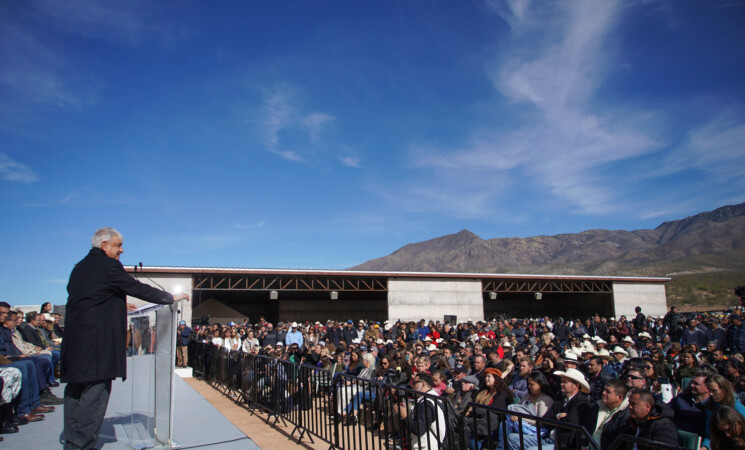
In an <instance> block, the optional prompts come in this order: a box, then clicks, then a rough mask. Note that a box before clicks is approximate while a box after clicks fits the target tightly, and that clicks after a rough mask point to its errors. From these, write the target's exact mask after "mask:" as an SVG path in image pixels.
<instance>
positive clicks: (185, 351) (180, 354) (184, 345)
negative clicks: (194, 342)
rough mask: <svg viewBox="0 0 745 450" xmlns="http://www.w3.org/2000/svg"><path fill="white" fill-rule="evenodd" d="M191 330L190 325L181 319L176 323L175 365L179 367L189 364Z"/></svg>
mask: <svg viewBox="0 0 745 450" xmlns="http://www.w3.org/2000/svg"><path fill="white" fill-rule="evenodd" d="M192 333H193V331H192V329H191V327H187V326H186V322H185V321H183V320H182V321H181V322H179V324H178V336H177V337H176V347H177V350H178V351H177V352H176V365H177V366H179V367H186V366H188V365H189V340H191V335H192Z"/></svg>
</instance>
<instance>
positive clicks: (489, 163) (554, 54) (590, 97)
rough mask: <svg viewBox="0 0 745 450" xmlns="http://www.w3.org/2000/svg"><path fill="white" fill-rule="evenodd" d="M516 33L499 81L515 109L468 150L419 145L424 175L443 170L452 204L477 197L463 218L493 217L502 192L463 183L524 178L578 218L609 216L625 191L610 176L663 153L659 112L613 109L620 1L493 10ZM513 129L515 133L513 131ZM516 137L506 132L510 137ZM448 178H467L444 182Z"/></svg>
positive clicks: (416, 157) (415, 156) (473, 139)
mask: <svg viewBox="0 0 745 450" xmlns="http://www.w3.org/2000/svg"><path fill="white" fill-rule="evenodd" d="M491 4H492V5H493V6H494V7H495V9H496V10H497V12H498V13H499V14H500V16H501V17H502V18H504V19H505V21H507V22H508V24H509V25H510V27H511V36H510V38H509V40H508V42H506V43H504V47H503V51H502V53H501V54H500V55H499V58H498V61H499V64H498V66H497V67H496V68H495V69H493V70H492V71H491V72H490V74H489V75H490V77H491V79H492V81H493V83H494V88H495V89H496V90H497V91H498V92H500V93H501V94H502V95H503V97H504V100H506V101H505V102H503V103H502V104H500V105H499V106H500V108H501V109H500V110H501V111H503V112H502V115H501V116H496V117H494V118H493V121H492V122H493V124H492V127H491V128H490V127H481V128H478V129H473V130H471V131H470V132H469V136H468V137H467V138H466V139H465V140H464V141H465V143H464V144H463V145H461V146H457V147H450V148H447V147H442V146H439V145H431V144H427V143H424V144H422V143H417V144H413V145H412V149H411V157H412V160H413V162H414V164H415V165H416V166H417V167H423V168H431V169H434V172H433V174H434V175H435V177H438V181H440V184H439V187H440V188H441V190H442V192H443V193H447V194H446V195H443V197H442V200H443V202H445V203H446V204H447V203H457V202H453V201H452V200H451V199H450V193H452V196H453V197H454V198H456V199H457V198H461V199H465V198H466V197H467V196H468V195H471V196H473V198H474V204H473V205H471V206H470V207H469V206H468V204H467V202H466V203H465V204H464V205H462V207H461V208H457V205H454V207H456V209H455V210H454V212H458V213H461V212H462V211H463V209H464V208H465V210H466V211H467V212H468V211H470V212H472V213H473V214H478V211H479V210H480V211H481V215H482V216H484V217H486V216H489V215H492V214H493V213H494V206H495V205H496V200H497V199H499V198H500V197H501V196H503V192H501V191H489V190H488V189H484V190H483V192H480V193H479V192H475V191H474V192H469V190H466V189H464V188H463V187H462V186H463V181H464V180H470V179H473V178H475V177H484V176H485V175H491V176H499V177H501V176H505V175H507V174H510V175H514V176H515V178H516V179H522V180H530V183H532V184H535V185H537V186H542V188H541V190H543V191H545V190H547V191H548V192H550V193H552V194H553V196H554V197H555V198H559V199H561V200H562V201H564V202H568V203H569V204H570V205H574V206H575V207H576V209H577V211H578V212H581V213H585V214H606V213H608V212H611V211H612V210H613V209H614V208H616V207H617V202H618V199H619V192H618V191H617V189H615V188H616V187H615V186H612V185H609V184H608V180H607V179H606V178H604V177H603V176H602V175H601V174H602V173H603V172H604V171H606V170H608V168H609V167H611V166H612V165H613V164H614V163H617V162H620V161H624V160H627V159H629V158H634V157H638V156H642V155H646V154H649V153H652V152H655V151H658V150H659V149H660V147H661V145H662V142H661V140H660V138H659V137H658V133H659V132H658V131H656V129H655V126H656V125H658V124H659V123H660V122H661V121H662V119H661V118H660V117H659V115H658V114H657V113H653V112H649V111H641V110H638V109H636V108H631V107H621V106H617V105H607V104H603V103H602V101H601V100H600V99H599V95H598V89H599V86H601V85H602V83H603V82H604V81H605V79H606V75H607V73H608V72H609V70H610V68H611V66H612V62H613V57H614V55H613V46H612V45H610V43H609V41H610V40H612V39H610V38H611V37H612V34H613V32H614V29H615V26H616V24H617V22H618V19H619V14H620V11H619V2H613V1H603V2H597V1H592V0H590V1H587V0H586V1H572V2H552V3H548V4H543V5H538V6H536V5H533V4H531V3H530V2H525V1H512V2H508V3H505V2H499V3H497V2H492V3H491ZM505 122H507V123H509V124H514V126H511V127H508V126H505V125H504V124H505ZM505 130H506V131H505ZM443 169H446V170H450V171H457V172H459V173H460V175H461V176H460V178H458V179H450V180H448V179H444V178H443V177H442V176H441V175H440V174H441V173H442V171H443Z"/></svg>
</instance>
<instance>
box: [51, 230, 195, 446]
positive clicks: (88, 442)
mask: <svg viewBox="0 0 745 450" xmlns="http://www.w3.org/2000/svg"><path fill="white" fill-rule="evenodd" d="M122 241H123V237H122V234H121V233H119V232H118V231H116V230H115V229H113V228H108V227H107V228H100V229H98V230H96V232H95V233H94V235H93V239H91V243H92V247H93V248H92V249H91V251H90V252H89V253H88V255H87V256H86V257H85V258H83V259H82V260H81V261H80V262H78V264H77V265H76V266H75V268H74V269H73V270H72V273H71V274H70V281H69V283H68V284H67V292H68V295H69V296H68V299H67V309H66V318H65V325H66V327H65V339H63V341H62V355H61V364H60V368H61V369H60V370H61V373H62V382H64V383H67V386H66V387H65V403H64V411H65V424H64V438H65V449H90V448H94V447H95V446H96V441H97V440H98V435H99V433H100V431H101V425H102V424H103V418H104V416H105V414H106V407H107V406H108V403H109V394H110V393H111V381H112V380H113V379H114V378H119V377H121V378H122V379H124V378H126V374H127V366H126V365H127V362H126V331H127V330H126V327H127V325H126V323H127V310H128V309H134V305H129V304H127V302H126V296H127V295H130V296H132V297H137V298H140V299H143V300H146V301H148V302H151V303H157V304H171V303H173V302H174V301H178V300H182V299H186V300H188V299H189V295H188V294H186V293H182V294H177V295H171V294H169V293H168V292H165V291H162V290H160V289H156V288H154V287H151V286H148V285H147V284H143V283H140V282H139V281H137V280H135V279H134V278H132V277H131V276H130V275H129V274H127V273H126V272H125V271H124V267H123V266H122V264H121V263H120V262H119V255H121V254H122V253H123V252H124V250H123V249H122Z"/></svg>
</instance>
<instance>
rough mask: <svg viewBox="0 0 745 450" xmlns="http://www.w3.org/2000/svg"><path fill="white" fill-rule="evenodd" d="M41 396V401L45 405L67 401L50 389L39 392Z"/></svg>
mask: <svg viewBox="0 0 745 450" xmlns="http://www.w3.org/2000/svg"><path fill="white" fill-rule="evenodd" d="M39 398H40V400H41V403H43V404H45V405H61V404H63V403H65V401H64V400H63V399H61V398H59V397H57V396H56V395H54V394H52V392H51V391H49V390H44V391H42V392H41V394H39Z"/></svg>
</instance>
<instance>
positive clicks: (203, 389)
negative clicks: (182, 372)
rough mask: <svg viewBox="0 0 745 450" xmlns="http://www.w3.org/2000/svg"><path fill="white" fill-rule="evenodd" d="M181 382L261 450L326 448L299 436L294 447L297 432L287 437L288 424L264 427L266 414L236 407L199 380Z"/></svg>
mask: <svg viewBox="0 0 745 450" xmlns="http://www.w3.org/2000/svg"><path fill="white" fill-rule="evenodd" d="M185 381H186V382H187V383H189V385H190V386H191V387H193V388H194V389H195V390H196V391H197V392H199V394H200V395H202V397H204V398H205V399H207V401H208V402H210V403H211V404H212V406H214V407H215V408H217V410H218V411H220V412H221V413H222V414H223V415H224V416H225V417H226V418H227V419H228V420H230V421H231V422H232V423H233V425H235V426H236V427H238V429H240V430H241V431H242V432H243V433H244V434H245V435H246V436H248V437H249V438H251V440H253V441H254V442H255V443H256V445H258V446H259V447H261V448H262V449H263V450H273V449H285V448H295V447H297V448H305V449H319V450H320V449H323V450H326V449H328V448H329V445H328V444H326V443H324V442H322V441H320V440H318V439H316V438H314V440H315V444H313V443H311V441H310V439H309V438H308V437H303V440H302V442H300V443H299V444H298V443H297V435H298V433H297V432H296V433H295V436H293V437H292V438H290V433H292V429H293V428H294V427H293V426H292V425H290V424H286V425H285V424H283V423H282V421H279V422H278V423H277V424H276V426H274V427H272V426H271V424H267V422H266V419H267V415H266V414H265V413H262V412H259V411H254V412H253V413H251V412H249V411H248V409H247V408H245V407H243V406H240V405H238V404H236V403H235V402H234V401H233V399H232V398H230V397H228V396H227V395H225V394H223V393H222V392H220V391H219V390H217V389H215V388H213V387H212V386H210V385H209V384H207V383H205V382H204V381H203V380H200V379H197V378H185ZM272 423H273V421H272Z"/></svg>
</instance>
